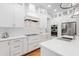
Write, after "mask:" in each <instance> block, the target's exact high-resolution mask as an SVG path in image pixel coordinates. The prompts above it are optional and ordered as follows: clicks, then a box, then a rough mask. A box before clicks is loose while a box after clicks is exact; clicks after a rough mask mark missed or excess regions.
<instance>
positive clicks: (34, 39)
mask: <svg viewBox="0 0 79 59" xmlns="http://www.w3.org/2000/svg"><path fill="white" fill-rule="evenodd" d="M38 40H39V39H38V38H33V39H29V40H28V43H33V42H37V41H38Z"/></svg>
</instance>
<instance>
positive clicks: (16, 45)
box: [10, 37, 27, 56]
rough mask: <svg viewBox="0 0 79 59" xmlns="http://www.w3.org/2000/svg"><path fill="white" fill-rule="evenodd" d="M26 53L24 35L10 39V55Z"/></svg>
mask: <svg viewBox="0 0 79 59" xmlns="http://www.w3.org/2000/svg"><path fill="white" fill-rule="evenodd" d="M25 53H27V39H26V37H23V38H17V39H13V40H11V41H10V55H11V56H19V55H23V54H25Z"/></svg>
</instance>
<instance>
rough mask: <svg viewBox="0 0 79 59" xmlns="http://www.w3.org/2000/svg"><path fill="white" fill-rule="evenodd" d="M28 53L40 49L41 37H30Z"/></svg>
mask: <svg viewBox="0 0 79 59" xmlns="http://www.w3.org/2000/svg"><path fill="white" fill-rule="evenodd" d="M27 40H28V52H31V51H33V50H35V49H37V48H39V44H38V43H39V36H38V35H36V36H28V39H27Z"/></svg>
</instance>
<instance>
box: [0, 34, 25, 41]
mask: <svg viewBox="0 0 79 59" xmlns="http://www.w3.org/2000/svg"><path fill="white" fill-rule="evenodd" d="M22 37H26V36H25V35H20V36H13V37H8V38H3V39H0V41H5V40H11V39H16V38H22Z"/></svg>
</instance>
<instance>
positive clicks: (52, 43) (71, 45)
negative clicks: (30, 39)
mask: <svg viewBox="0 0 79 59" xmlns="http://www.w3.org/2000/svg"><path fill="white" fill-rule="evenodd" d="M40 45H41V46H44V47H46V48H47V49H49V50H50V51H54V52H56V53H58V54H60V55H63V56H79V37H76V38H75V40H72V41H64V40H59V39H58V38H54V39H52V40H48V41H46V42H43V43H41V44H40Z"/></svg>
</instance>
